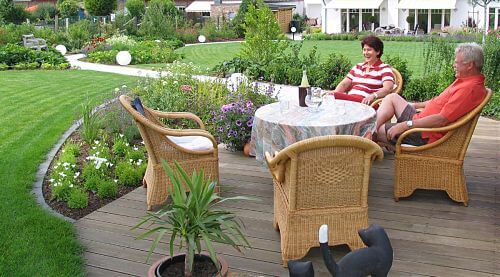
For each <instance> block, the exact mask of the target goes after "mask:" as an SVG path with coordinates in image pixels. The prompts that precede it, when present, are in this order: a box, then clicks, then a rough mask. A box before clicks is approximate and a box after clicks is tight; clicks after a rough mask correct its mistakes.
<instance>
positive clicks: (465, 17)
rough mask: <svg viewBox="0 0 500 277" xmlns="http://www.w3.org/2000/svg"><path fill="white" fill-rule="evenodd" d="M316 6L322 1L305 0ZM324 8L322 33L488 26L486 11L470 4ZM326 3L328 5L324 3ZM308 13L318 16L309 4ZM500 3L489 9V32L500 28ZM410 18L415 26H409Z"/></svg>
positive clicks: (353, 3) (393, 1) (377, 1)
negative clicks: (315, 2) (309, 9)
mask: <svg viewBox="0 0 500 277" xmlns="http://www.w3.org/2000/svg"><path fill="white" fill-rule="evenodd" d="M305 1H306V3H307V2H308V1H311V2H314V1H318V0H305ZM319 1H322V3H321V5H322V8H321V18H322V23H323V24H322V31H323V32H324V33H343V32H350V31H364V30H368V31H369V30H374V28H377V27H378V26H390V25H392V26H395V27H399V28H401V29H403V30H405V32H406V31H408V30H415V29H417V28H418V30H421V31H423V32H424V33H430V32H432V31H433V30H436V31H441V29H442V28H444V27H447V26H450V27H452V28H460V27H462V26H471V27H474V26H477V27H479V28H481V27H482V26H483V24H484V19H483V18H484V10H483V8H482V7H480V6H473V5H472V4H470V3H469V0H399V1H398V0H319ZM323 1H325V2H323ZM308 7H313V9H312V10H311V11H307V12H306V14H307V13H311V14H313V13H314V14H316V13H317V8H316V7H314V5H308V4H306V9H307V8H308ZM499 13H500V1H498V0H496V1H492V2H491V3H490V4H489V6H488V9H487V19H486V20H487V24H488V29H497V28H498V27H499V24H500V16H499ZM408 17H409V18H410V20H408V21H410V22H411V23H412V24H410V23H408V22H407V18H408Z"/></svg>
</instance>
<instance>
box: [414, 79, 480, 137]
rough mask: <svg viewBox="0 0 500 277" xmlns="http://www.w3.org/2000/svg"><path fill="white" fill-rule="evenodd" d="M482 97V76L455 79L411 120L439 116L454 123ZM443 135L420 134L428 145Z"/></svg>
mask: <svg viewBox="0 0 500 277" xmlns="http://www.w3.org/2000/svg"><path fill="white" fill-rule="evenodd" d="M484 97H486V88H485V87H484V76H483V75H482V74H480V75H474V76H469V77H465V78H457V79H456V80H455V81H454V82H453V83H452V84H451V85H450V86H449V87H447V88H446V89H445V90H444V91H443V92H442V93H441V94H440V95H439V96H436V97H434V98H432V99H431V100H430V101H429V103H427V105H426V106H425V108H424V110H423V111H422V112H421V113H418V114H416V115H414V116H413V120H416V119H420V118H424V117H426V116H429V115H434V114H440V115H441V116H443V117H445V118H446V119H448V121H450V122H455V121H457V120H458V119H459V118H460V117H462V116H464V115H465V114H467V113H468V112H470V111H471V110H473V109H474V108H475V107H477V106H478V105H479V104H480V103H481V102H482V101H483V99H484ZM445 134H446V133H436V132H433V133H430V132H422V138H424V139H429V143H432V142H434V141H436V140H438V139H440V138H441V137H443V136H444V135H445Z"/></svg>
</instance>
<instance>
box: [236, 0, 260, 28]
mask: <svg viewBox="0 0 500 277" xmlns="http://www.w3.org/2000/svg"><path fill="white" fill-rule="evenodd" d="M256 3H257V0H243V1H242V2H241V5H240V9H239V10H238V13H237V14H236V16H235V17H234V19H233V20H232V21H231V24H232V25H233V26H234V29H235V31H236V34H237V35H238V37H243V36H244V35H245V29H244V27H243V24H244V23H245V15H246V13H247V11H248V7H249V6H252V5H253V6H255V5H256Z"/></svg>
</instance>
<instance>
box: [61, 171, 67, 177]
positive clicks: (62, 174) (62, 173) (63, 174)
mask: <svg viewBox="0 0 500 277" xmlns="http://www.w3.org/2000/svg"><path fill="white" fill-rule="evenodd" d="M59 175H61V177H63V178H64V177H66V176H67V175H66V174H65V173H64V172H59Z"/></svg>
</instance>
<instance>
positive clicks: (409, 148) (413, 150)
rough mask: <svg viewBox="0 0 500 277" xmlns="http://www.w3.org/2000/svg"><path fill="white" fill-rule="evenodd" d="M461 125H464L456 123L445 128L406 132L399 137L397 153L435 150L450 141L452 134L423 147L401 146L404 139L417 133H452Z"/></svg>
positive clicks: (417, 129) (419, 129)
mask: <svg viewBox="0 0 500 277" xmlns="http://www.w3.org/2000/svg"><path fill="white" fill-rule="evenodd" d="M461 125H462V124H456V123H454V124H451V125H448V126H445V127H439V128H415V129H410V130H406V131H404V132H403V133H402V134H401V135H400V136H399V138H398V140H397V142H396V153H400V152H401V150H405V151H410V152H419V151H423V150H427V149H431V148H434V147H437V146H439V145H441V144H442V143H444V142H445V141H446V140H448V138H449V137H450V136H451V133H447V134H446V135H445V136H443V137H442V138H440V139H439V140H437V141H435V142H433V143H429V144H425V145H422V146H412V147H405V146H402V145H401V144H402V143H403V139H404V138H405V137H407V136H408V135H410V134H413V133H416V132H431V133H432V132H434V133H435V132H450V131H453V130H455V129H457V128H458V127H460V126H461Z"/></svg>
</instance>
